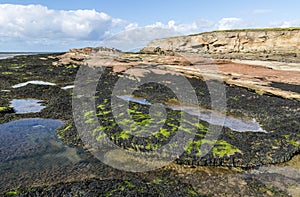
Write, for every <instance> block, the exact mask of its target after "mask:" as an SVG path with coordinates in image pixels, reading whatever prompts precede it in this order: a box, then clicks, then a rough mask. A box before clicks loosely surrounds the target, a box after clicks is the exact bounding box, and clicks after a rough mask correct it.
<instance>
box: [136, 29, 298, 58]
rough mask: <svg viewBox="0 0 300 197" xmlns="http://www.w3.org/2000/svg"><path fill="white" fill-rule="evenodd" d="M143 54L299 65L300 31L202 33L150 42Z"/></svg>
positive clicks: (263, 30)
mask: <svg viewBox="0 0 300 197" xmlns="http://www.w3.org/2000/svg"><path fill="white" fill-rule="evenodd" d="M141 52H142V53H157V52H160V54H168V53H170V52H184V53H200V54H208V55H211V56H212V57H214V58H226V59H248V60H274V61H283V62H300V28H289V29H250V30H228V31H214V32H208V33H200V34H196V35H189V36H181V37H172V38H165V39H158V40H154V41H151V42H150V43H149V44H148V45H147V46H146V47H145V48H143V49H142V50H141Z"/></svg>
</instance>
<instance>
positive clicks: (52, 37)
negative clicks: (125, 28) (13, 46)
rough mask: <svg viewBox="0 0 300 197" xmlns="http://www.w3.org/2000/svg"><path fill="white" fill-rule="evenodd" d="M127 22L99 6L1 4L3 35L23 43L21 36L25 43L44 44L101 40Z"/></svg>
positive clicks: (0, 28) (0, 27)
mask: <svg viewBox="0 0 300 197" xmlns="http://www.w3.org/2000/svg"><path fill="white" fill-rule="evenodd" d="M124 23H125V22H124V21H123V20H121V19H117V18H113V17H111V16H109V15H107V14H105V13H102V12H97V11H95V10H70V11H66V10H51V9H48V8H47V7H45V6H41V5H26V6H24V5H13V4H0V36H1V37H10V38H13V39H14V40H15V41H19V42H18V43H19V44H22V43H20V40H22V41H24V44H25V43H26V42H27V43H30V42H32V44H35V43H39V44H41V45H43V44H44V45H47V44H51V43H53V44H54V43H58V44H59V43H60V42H68V41H69V42H71V41H73V42H76V41H92V40H99V39H102V38H103V37H105V35H106V34H107V32H109V31H111V30H112V28H115V27H118V26H122V25H124ZM45 40H46V42H45Z"/></svg>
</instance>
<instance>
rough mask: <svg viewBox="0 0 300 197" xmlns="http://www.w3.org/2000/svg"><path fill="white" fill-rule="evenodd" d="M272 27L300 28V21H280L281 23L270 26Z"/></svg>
mask: <svg viewBox="0 0 300 197" xmlns="http://www.w3.org/2000/svg"><path fill="white" fill-rule="evenodd" d="M270 25H271V26H272V27H282V28H285V27H299V26H300V20H291V21H279V22H273V23H271V24H270Z"/></svg>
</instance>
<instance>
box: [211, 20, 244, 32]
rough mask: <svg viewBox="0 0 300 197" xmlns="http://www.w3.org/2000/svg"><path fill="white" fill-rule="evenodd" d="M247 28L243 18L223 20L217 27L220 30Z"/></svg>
mask: <svg viewBox="0 0 300 197" xmlns="http://www.w3.org/2000/svg"><path fill="white" fill-rule="evenodd" d="M244 26H245V22H244V21H243V20H242V19H241V18H222V19H221V20H220V21H219V22H218V24H217V27H218V29H219V30H228V29H237V28H241V27H244Z"/></svg>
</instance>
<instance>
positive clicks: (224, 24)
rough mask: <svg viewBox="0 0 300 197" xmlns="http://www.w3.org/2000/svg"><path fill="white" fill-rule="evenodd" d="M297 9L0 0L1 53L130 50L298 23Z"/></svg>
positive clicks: (252, 0) (190, 0)
mask: <svg viewBox="0 0 300 197" xmlns="http://www.w3.org/2000/svg"><path fill="white" fill-rule="evenodd" d="M299 8H300V1H298V0H285V1H282V0H240V1H237V0H214V1H202V0H186V1H176V0H173V1H171V0H164V1H161V0H160V1H159V0H151V1H141V0H139V1H137V0H127V1H124V0H109V1H108V0H105V1H104V0H88V1H82V0H72V1H71V0H68V1H67V0H10V1H8V0H7V1H5V0H0V52H16V51H19V52H28V51H36V52H52V51H67V50H68V49H70V48H81V47H86V46H91V47H97V46H106V47H114V48H119V49H121V50H124V51H135V50H137V49H139V48H141V47H143V46H145V45H146V44H147V43H148V42H149V41H151V40H153V39H157V38H163V37H170V36H177V35H186V34H195V33H200V32H204V31H213V30H224V29H240V28H243V29H244V28H260V27H261V28H266V27H298V26H300V14H299V13H300V12H299Z"/></svg>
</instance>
